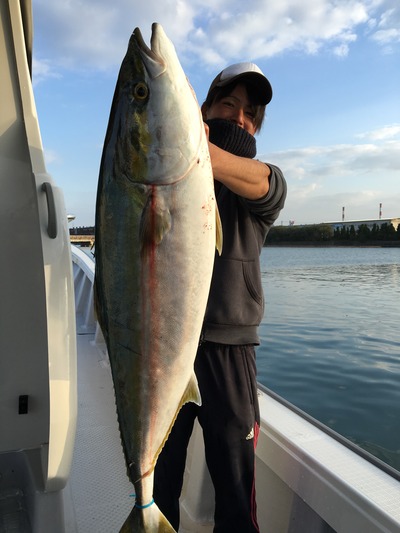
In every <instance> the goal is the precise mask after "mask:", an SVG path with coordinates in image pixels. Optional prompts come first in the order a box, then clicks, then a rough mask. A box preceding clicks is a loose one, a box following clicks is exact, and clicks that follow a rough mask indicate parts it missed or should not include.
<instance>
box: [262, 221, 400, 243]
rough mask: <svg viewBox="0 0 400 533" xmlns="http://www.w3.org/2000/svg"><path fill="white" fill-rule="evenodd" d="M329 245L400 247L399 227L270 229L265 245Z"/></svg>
mask: <svg viewBox="0 0 400 533" xmlns="http://www.w3.org/2000/svg"><path fill="white" fill-rule="evenodd" d="M285 243H287V244H296V243H297V244H301V243H304V244H332V245H368V244H369V245H377V246H379V245H381V246H383V245H392V246H400V224H399V225H398V227H397V230H396V229H395V228H394V226H393V225H392V224H387V223H384V224H374V225H373V226H371V227H369V226H367V225H366V224H361V225H360V226H358V227H357V228H356V227H355V226H353V225H351V226H342V227H337V228H333V227H332V226H331V225H330V224H308V225H304V226H272V228H271V229H270V231H269V234H268V236H267V239H266V244H285Z"/></svg>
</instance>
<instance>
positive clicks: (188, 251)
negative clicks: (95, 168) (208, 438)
mask: <svg viewBox="0 0 400 533" xmlns="http://www.w3.org/2000/svg"><path fill="white" fill-rule="evenodd" d="M218 221H219V218H218V213H217V210H216V202H215V196H214V187H213V175H212V168H211V163H210V156H209V152H208V145H207V139H206V136H205V131H204V124H203V121H202V117H201V112H200V109H199V105H198V103H197V101H196V97H195V95H194V93H193V90H192V88H191V87H190V85H189V83H188V81H187V79H186V76H185V74H184V72H183V70H182V67H181V65H180V63H179V60H178V58H177V55H176V52H175V49H174V47H173V45H172V43H171V41H170V40H169V39H168V38H167V36H166V35H165V33H164V31H163V29H162V27H161V26H160V25H159V24H153V26H152V36H151V49H149V48H148V47H147V46H146V44H145V43H144V41H143V38H142V36H141V33H140V31H139V29H135V31H134V32H133V34H132V36H131V38H130V41H129V46H128V51H127V53H126V56H125V58H124V60H123V62H122V65H121V69H120V73H119V77H118V81H117V85H116V89H115V94H114V99H113V103H112V108H111V113H110V120H109V124H108V129H107V133H106V138H105V143H104V149H103V155H102V161H101V168H100V177H99V184H98V192H97V205H96V276H95V298H96V312H97V317H98V320H99V323H100V326H101V329H102V331H103V334H104V337H105V340H106V344H107V349H108V354H109V358H110V364H111V370H112V376H113V382H114V389H115V397H116V404H117V413H118V420H119V426H120V431H121V438H122V445H123V450H124V454H125V460H126V463H127V468H128V475H129V478H130V480H131V481H132V483H133V485H134V487H135V494H136V502H135V506H134V508H133V510H132V512H131V513H130V515H129V517H128V518H127V520H126V522H125V523H124V525H123V526H122V529H121V531H123V532H131V531H134V532H135V533H138V532H142V531H145V532H172V531H174V530H173V528H172V527H171V525H170V524H169V522H168V521H167V520H166V518H165V517H164V516H163V514H162V513H161V512H160V511H159V509H158V508H157V506H156V504H155V503H153V494H152V493H153V471H154V467H155V464H156V461H157V457H158V455H159V453H160V451H161V449H162V447H163V445H164V443H165V441H166V439H167V437H168V435H169V432H170V430H171V427H172V425H173V423H174V421H175V418H176V416H177V414H178V412H179V410H180V408H181V406H182V405H183V404H184V403H186V402H189V401H193V402H196V403H198V404H200V401H201V399H200V394H199V390H198V386H197V380H196V377H195V374H194V370H193V363H194V359H195V355H196V350H197V345H198V340H199V336H200V332H201V326H202V321H203V317H204V312H205V308H206V302H207V297H208V292H209V286H210V280H211V275H212V268H213V262H214V254H215V247H216V234H217V233H218V235H220V233H219V232H220V226H219V224H218ZM220 239H221V237H217V241H218V242H219V241H220ZM217 247H218V246H217Z"/></svg>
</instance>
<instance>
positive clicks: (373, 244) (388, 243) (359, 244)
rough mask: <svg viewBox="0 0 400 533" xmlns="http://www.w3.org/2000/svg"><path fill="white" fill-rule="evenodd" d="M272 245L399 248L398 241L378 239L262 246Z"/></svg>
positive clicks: (283, 245)
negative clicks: (375, 240) (374, 240)
mask: <svg viewBox="0 0 400 533" xmlns="http://www.w3.org/2000/svg"><path fill="white" fill-rule="evenodd" d="M267 246H268V247H271V246H274V247H275V248H295V247H298V248H400V241H378V242H370V243H365V242H364V243H362V242H321V241H315V242H304V241H299V242H295V241H293V242H268V238H267V240H266V242H265V243H264V247H267Z"/></svg>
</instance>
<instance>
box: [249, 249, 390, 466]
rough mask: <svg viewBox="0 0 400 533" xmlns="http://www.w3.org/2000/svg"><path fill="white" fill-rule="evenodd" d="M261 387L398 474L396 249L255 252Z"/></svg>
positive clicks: (258, 363) (258, 354)
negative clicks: (260, 291) (261, 299)
mask: <svg viewBox="0 0 400 533" xmlns="http://www.w3.org/2000/svg"><path fill="white" fill-rule="evenodd" d="M261 270H262V283H263V288H264V294H265V300H266V304H265V313H264V318H263V321H262V324H261V326H260V338H261V344H260V346H259V347H258V348H257V367H258V380H259V382H260V383H262V384H263V385H265V386H266V387H267V388H269V389H270V390H272V391H274V392H275V393H277V394H279V395H280V396H282V397H283V398H285V399H286V400H288V401H289V402H291V403H292V404H294V405H295V406H297V407H299V408H300V409H301V410H303V411H305V412H306V413H308V414H309V415H311V416H312V417H314V418H315V419H317V420H318V421H320V422H322V423H323V424H325V425H327V426H328V427H330V428H332V429H333V430H334V431H336V432H337V433H339V434H341V435H343V436H344V437H346V438H347V439H349V440H350V441H352V442H353V443H355V444H357V445H358V446H360V447H361V448H363V449H365V450H367V451H368V452H370V453H371V454H373V455H375V456H376V457H378V458H379V459H381V460H382V461H384V462H385V463H387V464H388V465H390V466H391V467H393V468H395V469H396V470H398V471H400V248H368V247H366V248H363V247H333V246H330V247H274V246H266V247H265V248H263V250H262V254H261Z"/></svg>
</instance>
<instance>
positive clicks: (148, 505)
mask: <svg viewBox="0 0 400 533" xmlns="http://www.w3.org/2000/svg"><path fill="white" fill-rule="evenodd" d="M153 503H154V498H153V499H152V500H151V502H150V503H146V505H138V504H137V503H135V507H137V508H138V509H147V507H150V505H153Z"/></svg>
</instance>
